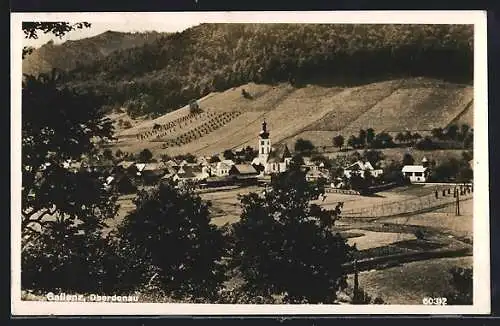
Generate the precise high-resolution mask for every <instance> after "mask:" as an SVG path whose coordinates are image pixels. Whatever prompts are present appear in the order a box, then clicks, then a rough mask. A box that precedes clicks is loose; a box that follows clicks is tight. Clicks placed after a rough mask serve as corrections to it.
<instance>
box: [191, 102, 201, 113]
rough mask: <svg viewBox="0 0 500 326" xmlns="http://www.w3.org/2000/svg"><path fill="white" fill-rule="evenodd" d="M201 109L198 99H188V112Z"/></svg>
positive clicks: (195, 111)
mask: <svg viewBox="0 0 500 326" xmlns="http://www.w3.org/2000/svg"><path fill="white" fill-rule="evenodd" d="M200 111H201V109H200V105H199V104H198V101H196V100H191V101H189V113H192V114H194V113H199V112H200Z"/></svg>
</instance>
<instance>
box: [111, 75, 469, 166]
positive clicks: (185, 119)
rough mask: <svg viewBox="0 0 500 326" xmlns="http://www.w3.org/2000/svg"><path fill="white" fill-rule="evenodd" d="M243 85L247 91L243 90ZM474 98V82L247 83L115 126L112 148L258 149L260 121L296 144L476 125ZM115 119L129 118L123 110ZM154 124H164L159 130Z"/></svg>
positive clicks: (179, 151)
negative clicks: (195, 109) (194, 111)
mask: <svg viewBox="0 0 500 326" xmlns="http://www.w3.org/2000/svg"><path fill="white" fill-rule="evenodd" d="M243 89H244V90H245V92H247V93H248V94H250V96H249V97H244V96H242V90H243ZM471 101H472V87H471V86H467V85H456V84H449V83H444V82H440V81H437V80H432V79H425V78H413V79H406V80H404V79H400V80H390V81H384V82H377V83H372V84H367V85H362V86H357V87H348V88H340V87H326V86H319V85H306V86H305V87H301V88H294V87H292V86H290V85H289V84H285V83H282V84H277V85H260V84H259V85H257V84H254V83H250V84H246V85H242V86H239V87H234V88H231V89H228V90H226V91H224V92H218V93H211V94H209V95H207V96H205V97H204V98H201V99H199V100H198V104H199V106H200V108H201V109H202V111H203V113H202V114H201V115H199V116H196V117H192V116H189V107H188V106H186V107H183V108H181V109H179V110H175V111H173V112H170V113H168V114H165V115H163V116H161V117H159V118H156V119H154V120H137V121H133V122H132V123H131V124H132V127H131V128H128V129H124V128H123V126H122V125H118V124H116V131H117V133H116V135H117V138H118V140H117V142H116V143H114V144H112V147H114V148H120V149H121V150H122V151H125V152H131V153H137V152H139V151H140V150H142V149H144V148H148V149H150V150H151V151H152V152H153V154H155V155H156V156H159V155H161V154H164V153H167V154H170V155H177V154H185V153H188V152H190V153H193V154H195V155H213V154H214V153H220V152H222V151H223V150H225V149H228V148H232V149H239V148H241V147H244V146H253V147H256V145H257V144H256V143H257V135H258V132H259V131H260V129H261V123H262V121H263V120H266V122H267V123H268V126H269V129H270V130H271V137H272V142H273V144H277V143H283V142H286V143H288V144H289V145H292V146H293V143H294V141H295V140H296V139H298V138H306V139H310V140H311V141H312V142H313V143H314V144H315V145H316V146H331V145H332V141H331V139H332V137H333V136H335V135H337V134H343V135H344V136H345V138H346V139H347V137H348V136H349V135H350V134H352V133H357V132H358V131H359V129H360V128H364V129H366V128H369V127H373V128H374V129H375V130H376V131H377V132H380V131H384V130H385V131H389V132H397V131H405V130H413V131H419V132H421V133H425V132H428V131H429V130H431V129H432V128H434V127H445V126H447V125H448V124H450V123H451V122H452V121H458V122H460V123H468V124H470V125H472V114H471V113H470V111H471V109H470V103H471ZM224 115H226V116H230V118H229V119H227V118H224V117H223V116H224ZM110 117H111V119H112V120H115V121H116V120H117V119H122V120H125V117H124V116H123V115H116V114H115V115H112V116H110ZM416 117H418V118H416ZM284 122H286V123H284ZM169 124H170V125H171V126H172V127H171V128H167V125H169ZM155 125H158V126H163V127H162V129H158V130H154V126H155ZM163 128H164V129H163ZM141 135H142V136H144V137H141ZM175 143H176V144H175ZM172 144H175V145H172Z"/></svg>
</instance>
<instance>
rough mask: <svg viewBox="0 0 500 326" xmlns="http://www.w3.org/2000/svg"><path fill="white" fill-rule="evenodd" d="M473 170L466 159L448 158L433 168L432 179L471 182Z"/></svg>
mask: <svg viewBox="0 0 500 326" xmlns="http://www.w3.org/2000/svg"><path fill="white" fill-rule="evenodd" d="M472 178H473V170H472V169H471V167H470V165H469V161H467V160H466V159H461V160H458V159H456V158H453V157H452V158H448V159H447V160H446V161H444V162H442V163H441V164H438V165H437V166H435V167H434V168H433V169H432V172H431V175H430V180H431V181H434V182H471V181H472Z"/></svg>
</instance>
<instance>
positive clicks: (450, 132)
mask: <svg viewBox="0 0 500 326" xmlns="http://www.w3.org/2000/svg"><path fill="white" fill-rule="evenodd" d="M457 136H458V126H457V125H451V126H449V127H448V128H446V138H448V139H449V140H457Z"/></svg>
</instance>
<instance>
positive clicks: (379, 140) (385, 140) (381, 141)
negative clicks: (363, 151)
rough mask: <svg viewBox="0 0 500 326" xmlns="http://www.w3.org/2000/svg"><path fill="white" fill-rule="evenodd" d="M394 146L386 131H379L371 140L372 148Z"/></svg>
mask: <svg viewBox="0 0 500 326" xmlns="http://www.w3.org/2000/svg"><path fill="white" fill-rule="evenodd" d="M392 146H394V142H393V141H392V136H391V135H389V134H388V133H386V132H381V133H380V134H377V135H376V136H375V139H374V140H373V142H372V147H373V148H387V147H392Z"/></svg>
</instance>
